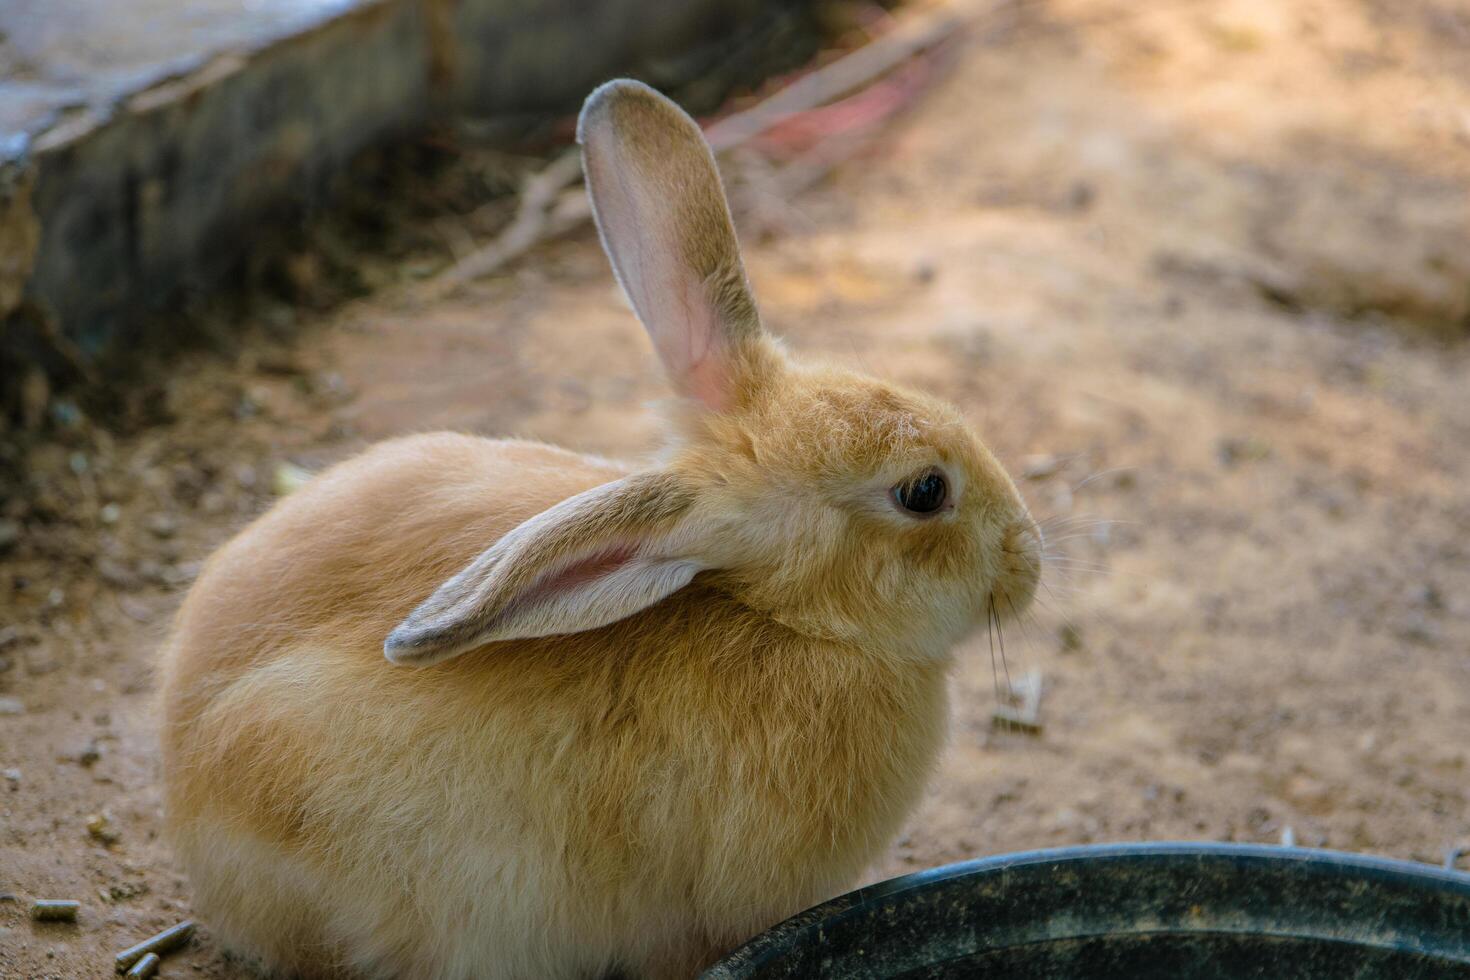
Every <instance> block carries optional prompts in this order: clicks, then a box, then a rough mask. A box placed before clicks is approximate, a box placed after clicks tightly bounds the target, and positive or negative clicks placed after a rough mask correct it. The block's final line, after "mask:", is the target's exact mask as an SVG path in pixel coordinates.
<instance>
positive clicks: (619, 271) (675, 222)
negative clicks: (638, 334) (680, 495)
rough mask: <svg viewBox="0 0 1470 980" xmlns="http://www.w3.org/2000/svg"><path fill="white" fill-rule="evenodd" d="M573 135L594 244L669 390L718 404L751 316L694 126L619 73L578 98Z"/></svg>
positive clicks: (725, 399)
mask: <svg viewBox="0 0 1470 980" xmlns="http://www.w3.org/2000/svg"><path fill="white" fill-rule="evenodd" d="M577 141H578V142H579V143H581V144H582V161H583V168H584V169H585V171H586V175H587V193H588V195H589V196H590V197H591V199H592V210H593V214H594V215H595V217H596V220H597V230H598V234H599V235H600V236H601V238H602V246H603V249H604V251H606V252H607V255H608V258H609V260H611V262H612V267H613V272H614V273H615V274H616V275H617V278H618V282H620V283H621V284H622V286H623V291H624V292H625V293H626V294H627V296H628V301H629V302H630V303H632V305H633V310H634V312H636V313H637V314H638V318H639V319H640V320H642V321H643V325H644V326H645V327H646V328H647V329H648V333H649V336H650V337H651V338H652V339H653V344H654V347H655V348H656V349H657V350H658V353H659V357H660V358H662V359H663V362H664V367H665V369H666V370H667V371H668V374H669V378H670V380H671V381H672V382H673V385H674V388H675V389H676V390H677V391H678V392H679V393H680V394H683V395H685V396H688V397H690V398H693V399H695V400H697V401H698V402H700V403H702V404H704V405H705V406H706V407H708V408H711V409H714V410H716V411H718V410H721V409H723V408H725V407H727V406H728V405H729V403H730V400H731V398H732V396H733V394H734V392H733V386H734V383H735V380H736V379H735V375H736V373H737V371H738V365H739V361H740V359H741V357H742V356H743V355H744V354H746V353H748V352H747V351H746V350H743V349H742V348H743V347H744V345H746V344H747V343H748V342H749V341H752V340H754V339H755V338H756V337H757V336H758V335H759V334H760V333H761V325H760V314H759V313H758V312H757V311H756V306H755V300H754V299H753V298H752V297H751V293H750V287H749V284H748V283H747V281H746V277H745V266H744V264H743V263H742V262H741V260H740V248H739V245H738V243H737V242H736V239H735V227H734V224H733V223H732V222H731V220H730V208H729V205H728V204H727V203H726V201H725V194H724V190H723V188H722V187H721V185H720V175H719V170H718V169H717V168H716V166H715V160H714V156H713V155H712V154H711V153H710V150H709V146H708V144H706V143H705V141H704V137H703V135H701V133H700V131H699V126H698V125H697V124H696V123H695V122H694V120H693V119H690V118H689V116H688V115H687V114H685V112H684V110H682V109H680V108H679V107H678V106H676V105H674V103H672V102H670V101H669V100H668V99H666V98H664V97H663V96H662V95H659V94H658V93H657V92H655V91H654V90H653V89H651V88H649V87H648V86H646V85H643V84H642V83H640V82H633V81H628V80H626V79H624V80H620V81H615V82H608V83H607V84H606V85H604V86H602V87H601V88H599V89H598V90H597V91H595V92H593V93H592V95H591V96H590V97H589V98H588V99H587V104H586V105H585V106H584V107H583V109H582V115H581V117H580V118H579V119H578V121H577Z"/></svg>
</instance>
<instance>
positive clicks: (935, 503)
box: [893, 470, 949, 514]
mask: <svg viewBox="0 0 1470 980" xmlns="http://www.w3.org/2000/svg"><path fill="white" fill-rule="evenodd" d="M948 497H949V484H948V483H947V482H946V481H945V479H944V474H943V473H941V472H939V471H938V470H928V471H926V472H924V473H921V474H919V475H918V476H916V477H914V478H913V479H912V480H908V481H907V482H904V483H900V484H899V485H898V486H896V487H894V488H893V499H894V500H896V501H898V506H900V507H902V508H903V509H904V510H906V511H909V512H910V513H913V514H932V513H934V512H935V511H936V510H938V509H939V508H941V507H943V506H944V501H945V500H946V499H947V498H948Z"/></svg>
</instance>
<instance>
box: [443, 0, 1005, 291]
mask: <svg viewBox="0 0 1470 980" xmlns="http://www.w3.org/2000/svg"><path fill="white" fill-rule="evenodd" d="M1010 2H1013V0H1002V2H1000V3H991V4H988V5H981V4H979V3H977V2H976V0H948V2H942V3H939V4H937V5H936V6H934V7H931V8H929V9H928V10H926V11H924V12H922V13H919V14H915V15H913V16H912V17H908V18H902V19H899V20H898V21H897V26H895V27H894V28H893V29H892V30H890V31H889V32H888V33H886V34H883V35H882V36H880V37H878V38H876V39H874V40H873V41H871V42H870V43H868V44H865V45H864V46H863V47H861V48H858V49H857V50H856V51H853V52H851V53H850V54H846V55H843V56H842V57H840V58H838V59H836V60H835V61H832V62H831V63H829V64H826V65H823V66H822V67H821V68H818V69H816V70H814V71H812V72H809V73H808V74H806V75H803V76H802V77H801V78H799V79H797V80H796V81H795V82H792V83H791V84H790V85H789V86H787V87H786V88H784V89H782V90H781V91H780V92H777V93H776V94H775V95H773V96H771V97H770V98H769V99H766V100H765V101H764V102H761V103H759V104H758V105H755V106H752V107H751V108H749V109H745V110H742V111H740V112H736V113H733V114H731V115H729V116H726V117H725V118H723V119H720V120H719V121H717V122H715V123H713V124H712V125H710V126H709V127H708V128H707V129H706V130H705V137H706V138H707V139H708V140H709V143H710V146H711V147H712V148H713V149H714V151H715V152H716V153H724V152H727V151H729V150H732V149H735V148H737V147H739V146H742V145H744V144H746V143H748V142H749V141H750V140H752V139H754V138H755V137H757V136H759V135H761V134H762V133H765V132H767V131H769V130H771V129H772V128H774V127H776V126H777V125H779V124H781V123H783V122H786V121H789V120H791V119H793V118H795V117H797V116H799V115H800V114H801V113H804V112H809V111H811V110H814V109H818V108H819V107H821V106H824V105H827V104H828V103H830V102H832V101H833V100H835V99H838V98H840V97H842V96H844V95H847V94H848V93H850V92H852V91H854V90H855V89H858V88H861V87H863V86H865V85H868V84H869V83H871V82H873V81H874V80H876V79H878V78H879V77H881V76H883V75H885V74H887V73H888V72H890V71H892V70H893V69H895V68H897V67H898V66H900V65H902V64H903V63H904V62H905V61H907V60H909V59H911V58H913V57H914V56H915V55H916V54H919V53H920V52H922V51H924V50H926V49H928V48H931V47H934V46H935V45H937V44H939V43H940V42H941V41H943V40H945V39H946V38H948V37H951V36H952V35H954V34H955V33H956V32H958V31H959V29H960V28H961V27H963V26H964V25H965V24H967V23H969V22H971V21H972V20H974V19H975V18H976V17H977V16H979V15H981V14H987V13H992V14H993V13H996V12H998V11H999V10H1001V9H1003V8H1005V7H1007V6H1009V5H1010ZM834 108H835V107H834ZM888 114H891V113H880V114H879V118H880V119H881V118H886V116H887V115H888ZM830 136H831V139H832V142H833V143H834V144H835V145H834V146H833V148H832V149H831V150H830V151H828V152H827V153H825V154H823V153H819V152H818V150H817V149H816V148H814V149H813V150H810V151H808V159H806V160H805V161H797V162H796V163H793V164H791V165H789V166H791V167H796V166H798V164H800V167H799V169H797V170H794V171H792V172H791V173H790V175H789V176H790V180H789V181H784V182H783V183H788V184H789V185H790V186H791V187H793V188H798V189H799V188H801V187H805V186H808V185H810V184H811V183H814V182H815V181H816V180H819V179H820V178H821V177H822V176H823V175H824V174H826V173H827V172H828V171H830V170H831V169H832V168H833V167H834V166H836V165H837V163H839V162H840V161H841V160H844V159H847V158H848V157H850V156H852V154H853V153H854V152H856V151H857V150H858V149H860V148H861V147H862V146H863V145H865V143H866V141H865V140H862V139H859V138H857V137H855V136H853V134H851V133H849V132H847V131H845V130H842V129H840V128H839V129H838V131H837V132H835V133H832V134H830ZM581 174H582V160H581V155H580V152H579V150H578V149H577V148H575V147H573V148H571V149H569V150H567V151H565V152H564V153H563V154H562V155H561V156H558V157H557V158H556V159H554V160H553V161H552V162H551V163H550V164H548V165H547V166H546V167H545V168H544V169H542V170H540V171H538V172H537V173H535V174H533V175H531V176H530V177H529V178H527V180H526V182H525V186H524V188H523V189H522V191H521V200H520V205H519V207H518V208H517V210H516V215H515V218H514V219H512V220H511V223H510V224H509V225H508V226H506V228H505V229H504V230H503V231H501V233H500V234H499V235H497V236H496V237H495V238H494V240H492V241H491V242H490V243H489V244H487V245H486V246H484V247H483V248H480V249H476V250H475V251H473V252H471V253H469V254H468V255H465V256H463V257H462V258H460V259H459V260H458V261H456V262H455V263H454V264H453V265H451V266H450V267H449V268H448V269H446V270H445V271H444V272H443V273H441V274H440V275H439V276H438V277H436V278H435V279H433V280H432V281H431V282H429V283H428V284H427V285H426V286H425V287H424V292H425V293H426V297H425V298H428V299H432V298H436V297H438V296H442V295H444V294H445V293H448V292H450V291H452V290H453V289H455V288H457V287H458V286H460V285H462V284H463V283H465V282H468V281H469V280H472V279H478V278H480V277H482V276H486V275H489V274H490V273H492V272H495V271H496V270H498V269H500V268H501V267H503V266H504V265H506V264H507V263H509V262H511V261H513V260H514V259H516V258H518V257H520V256H521V255H523V254H525V253H526V252H527V251H529V250H530V249H531V248H532V247H534V246H535V245H537V244H539V243H541V242H543V241H546V240H548V239H551V238H555V237H557V236H559V235H562V234H565V233H566V232H568V231H570V230H571V229H573V228H575V227H577V226H579V225H581V224H582V223H584V222H585V221H587V220H588V219H589V218H591V216H592V208H591V206H590V205H589V204H588V202H587V200H586V197H585V196H584V195H581V194H566V193H564V192H565V191H567V189H568V188H570V187H572V186H573V185H574V184H576V183H577V181H578V180H579V179H580V177H581Z"/></svg>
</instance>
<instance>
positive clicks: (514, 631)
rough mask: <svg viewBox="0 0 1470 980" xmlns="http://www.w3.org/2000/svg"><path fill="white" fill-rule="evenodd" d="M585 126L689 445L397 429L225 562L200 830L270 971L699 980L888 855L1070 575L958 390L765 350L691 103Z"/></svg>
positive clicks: (224, 912)
mask: <svg viewBox="0 0 1470 980" xmlns="http://www.w3.org/2000/svg"><path fill="white" fill-rule="evenodd" d="M577 139H578V141H579V143H580V144H581V146H582V153H583V158H584V166H585V171H586V178H587V186H588V193H589V194H590V196H591V200H592V203H593V207H594V212H595V219H596V225H597V228H598V231H599V235H600V237H601V241H602V245H603V248H604V250H605V251H606V253H607V255H608V257H609V258H610V260H611V263H612V267H613V270H614V272H615V274H616V278H617V280H618V281H619V283H620V284H621V285H622V287H623V290H624V292H625V294H626V296H627V298H628V299H629V301H630V304H631V306H632V308H633V311H634V312H635V313H636V315H637V316H638V318H639V319H640V320H641V321H642V323H643V325H644V326H645V328H646V330H647V332H648V334H649V336H650V338H651V339H652V341H653V346H654V347H655V349H656V351H657V353H658V356H659V358H660V359H661V361H662V364H663V367H664V368H665V370H666V374H667V376H668V380H669V382H670V383H671V385H672V387H673V389H674V392H675V396H676V397H674V398H672V399H670V401H669V402H668V403H667V405H666V407H665V423H666V430H667V445H666V446H665V448H664V449H663V451H662V454H661V455H660V456H659V457H657V459H656V460H655V461H653V462H650V463H648V464H646V465H642V466H633V465H627V464H622V463H617V462H610V461H607V460H603V459H600V458H593V457H589V456H583V455H578V454H576V453H573V452H569V451H567V450H564V449H559V448H556V447H554V446H550V445H544V444H540V443H536V442H527V441H511V440H495V439H486V438H479V437H475V436H470V435H462V434H454V433H437V434H427V435H414V436H409V437H405V438H399V439H394V440H391V441H388V442H384V443H381V444H379V445H377V446H376V447H374V448H371V449H369V450H367V451H366V452H365V453H364V454H362V455H360V456H358V457H356V458H353V459H350V460H348V461H346V462H343V463H340V464H338V465H336V466H334V467H332V468H330V469H327V470H325V471H324V472H322V473H321V474H319V475H318V476H316V477H314V478H313V479H312V480H311V481H309V482H308V483H307V484H306V485H305V486H304V487H303V488H302V489H300V490H298V491H296V492H295V493H294V494H293V495H291V496H289V497H287V498H284V499H283V500H281V501H280V502H278V503H277V504H276V505H275V506H274V507H273V508H272V509H271V510H270V511H269V512H267V513H266V514H265V515H264V516H262V517H260V518H259V519H258V520H256V521H255V522H254V523H253V524H251V525H250V526H249V527H247V528H246V529H245V530H244V531H242V532H241V533H240V534H239V535H238V536H237V537H235V538H234V539H233V540H231V541H230V542H229V543H227V544H226V545H225V546H223V547H222V548H221V549H220V550H219V551H218V552H217V553H216V554H215V555H214V556H213V557H212V558H211V559H210V560H209V561H208V563H207V564H206V566H205V568H204V569H203V571H202V573H201V575H200V576H199V578H198V580H197V582H196V583H195V585H194V586H193V589H192V590H191V592H190V593H189V595H188V596H187V598H186V600H185V602H184V603H183V605H182V607H181V609H180V611H179V614H178V617H177V619H176V622H175V624H174V627H173V631H172V632H171V634H170V636H169V638H168V640H167V642H166V644H165V648H164V651H163V653H162V669H161V685H160V686H161V694H162V697H163V712H164V719H163V731H162V747H163V777H164V783H165V804H166V815H167V819H166V825H167V829H168V834H169V837H170V839H171V841H172V844H173V847H174V849H175V852H176V854H177V857H178V859H179V861H180V862H181V864H182V866H183V868H184V869H185V871H186V872H187V874H188V877H189V879H190V880H191V882H192V886H193V889H194V897H195V905H196V909H197V912H198V914H199V916H200V917H201V919H203V920H204V921H205V922H206V923H207V925H208V926H209V927H210V928H211V930H212V931H213V933H214V934H215V935H216V936H217V937H218V938H219V939H220V941H221V943H222V945H223V946H224V947H226V948H227V949H230V950H234V951H237V952H239V953H240V954H241V955H242V956H244V957H247V958H248V959H250V960H252V961H253V962H254V963H255V964H257V966H258V967H259V968H261V969H263V970H265V971H266V972H267V973H275V974H281V975H288V976H290V975H295V976H306V977H317V976H352V977H403V978H414V980H467V978H481V980H483V978H527V980H543V978H549V980H557V978H588V980H592V978H597V977H604V976H621V977H628V978H641V977H647V978H654V980H662V978H676V977H678V978H682V977H689V976H692V975H694V974H696V973H697V972H699V971H700V970H701V969H703V968H705V967H707V966H708V965H709V964H711V963H712V962H713V961H715V960H717V959H718V958H719V957H720V956H722V955H724V954H725V953H726V952H727V951H729V950H730V949H732V948H733V947H734V946H736V945H738V944H739V943H740V942H742V941H744V940H745V939H747V938H749V937H750V936H752V935H754V934H756V933H758V932H760V931H761V930H763V929H766V928H768V927H770V926H771V925H773V924H775V923H776V922H778V921H780V920H781V919H783V918H785V917H787V916H790V915H792V914H794V913H796V912H798V911H800V910H802V909H804V908H806V907H808V906H810V905H813V904H815V903H817V902H819V901H821V900H824V899H826V898H828V897H831V896H832V895H834V894H836V893H838V892H840V891H843V890H845V889H846V888H848V887H851V886H852V884H853V882H854V880H855V879H856V878H857V877H858V876H859V875H860V874H861V873H862V872H863V870H864V869H865V867H866V866H867V865H869V864H870V863H871V862H872V861H873V860H874V859H875V858H876V857H877V856H878V855H880V854H881V853H882V851H883V850H884V848H885V846H886V844H887V843H888V842H889V841H890V840H891V839H892V837H893V836H894V835H895V834H896V832H897V831H898V829H899V827H900V824H901V823H902V821H903V820H904V819H905V817H906V816H907V815H908V814H909V813H910V812H911V811H912V809H913V808H914V806H915V803H916V801H917V800H918V799H919V797H920V794H921V792H922V790H923V788H924V786H925V783H926V780H927V779H928V777H929V775H930V774H931V772H932V770H933V768H934V766H935V762H936V758H937V756H938V754H939V752H940V750H941V748H942V745H943V743H944V740H945V737H946V729H947V724H948V696H947V691H946V686H947V674H948V672H949V670H950V667H951V664H952V660H953V653H952V650H953V648H954V646H955V645H956V644H957V642H958V641H960V640H961V639H962V638H963V637H964V636H965V635H966V634H967V633H969V632H971V631H972V630H973V629H975V628H976V627H977V625H978V624H980V623H982V622H985V621H986V619H987V617H988V616H989V615H991V612H992V610H995V611H996V612H998V613H1005V614H1009V613H1012V612H1014V611H1016V610H1020V609H1023V608H1024V607H1025V606H1026V604H1027V603H1028V601H1029V600H1030V598H1031V596H1032V594H1033V593H1034V591H1035V588H1036V585H1037V582H1038V576H1039V573H1040V563H1041V551H1040V549H1041V535H1040V531H1039V529H1038V527H1037V525H1036V523H1035V522H1034V521H1033V520H1032V519H1031V518H1030V516H1029V515H1028V512H1027V509H1026V507H1025V505H1024V504H1023V502H1022V500H1021V497H1020V495H1019V493H1018V492H1017V490H1016V487H1015V486H1014V484H1013V483H1012V481H1011V480H1010V479H1009V478H1008V476H1007V475H1006V473H1005V471H1004V470H1003V469H1002V467H1001V466H1000V464H999V463H998V462H997V461H996V459H995V458H994V457H993V456H992V455H991V453H990V452H989V451H987V449H986V448H985V447H984V445H983V444H982V443H981V441H980V440H979V439H978V438H977V436H976V435H975V434H974V433H973V432H972V430H971V429H970V427H969V426H967V425H966V423H965V420H964V419H963V418H962V417H961V415H960V414H959V413H958V412H957V411H956V410H955V409H954V408H951V407H950V406H948V405H945V404H943V403H941V402H939V401H936V400H934V399H933V398H930V397H926V396H925V395H923V394H919V393H916V392H913V391H907V390H904V389H902V388H900V387H897V386H895V385H892V384H888V383H885V382H882V381H877V380H873V379H871V378H868V377H865V376H862V375H859V374H856V373H852V372H850V371H848V370H844V369H839V368H835V367H824V366H817V365H809V364H804V363H802V362H800V361H799V360H797V359H795V358H794V357H793V356H791V355H790V354H788V353H787V352H786V351H785V349H784V348H783V346H782V345H781V343H779V342H778V341H777V340H776V339H774V338H773V337H772V336H770V335H769V334H767V333H766V332H765V331H764V329H763V328H762V325H761V321H760V317H759V315H758V313H757V309H756V304H755V301H754V299H753V297H752V294H751V289H750V286H749V284H748V282H747V279H746V274H745V271H744V266H743V264H742V261H741V257H740V253H739V249H738V246H737V242H736V237H735V232H734V228H733V225H732V222H731V218H730V211H729V207H728V205H727V203H726V200H725V196H724V192H723V189H722V187H721V184H720V178H719V173H718V170H717V169H716V165H715V161H714V158H713V156H712V154H711V152H710V150H709V147H708V145H707V144H706V143H705V142H704V139H703V137H702V135H701V133H700V130H699V128H698V126H697V125H696V124H695V122H694V121H693V120H692V119H690V118H689V116H687V115H686V114H685V113H684V112H683V111H682V110H681V109H679V108H678V107H677V106H676V105H674V103H672V102H670V101H669V100H668V99H666V98H665V97H663V96H662V95H659V94H658V93H656V92H655V91H654V90H653V89H651V88H648V87H647V86H645V85H643V84H641V83H637V82H633V81H628V80H619V81H614V82H609V83H607V84H606V85H604V86H602V87H600V88H598V89H597V90H596V91H595V92H593V93H592V95H591V96H590V97H589V98H588V100H587V102H586V104H585V106H584V108H583V110H582V113H581V116H580V118H579V121H578V129H577Z"/></svg>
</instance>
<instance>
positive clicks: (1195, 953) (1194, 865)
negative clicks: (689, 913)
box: [704, 843, 1470, 980]
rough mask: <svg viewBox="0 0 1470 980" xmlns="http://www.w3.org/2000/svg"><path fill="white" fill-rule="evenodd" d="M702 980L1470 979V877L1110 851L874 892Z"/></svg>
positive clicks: (1171, 847) (1245, 855)
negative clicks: (815, 979)
mask: <svg viewBox="0 0 1470 980" xmlns="http://www.w3.org/2000/svg"><path fill="white" fill-rule="evenodd" d="M704 976H705V980H736V978H741V980H747V978H749V980H754V978H761V980H777V978H783V980H784V978H796V977H801V978H807V977H834V978H838V977H840V978H844V980H846V978H877V977H903V978H906V980H909V978H941V977H943V978H952V977H997V978H1005V980H1030V978H1036V980H1042V978H1044V980H1066V978H1073V977H1076V978H1083V977H1086V978H1097V980H1102V978H1128V980H1155V978H1157V980H1180V978H1186V977H1188V978H1210V980H1215V978H1218V980H1237V978H1242V977H1260V978H1272V980H1278V978H1283V980H1284V978H1297V977H1300V978H1307V977H1310V978H1327V980H1336V978H1347V977H1352V978H1357V980H1370V978H1373V980H1377V978H1383V980H1390V978H1392V980H1426V978H1431V977H1432V978H1436V980H1439V978H1446V980H1447V978H1457V980H1467V978H1470V874H1461V873H1458V872H1454V871H1445V870H1441V869H1439V868H1434V867H1431V866H1429V865H1421V864H1410V863H1408V862H1404V861H1390V860H1386V859H1383V858H1373V857H1362V856H1359V855H1354V854H1342V853H1339V852H1336V851H1319V850H1312V849H1307V848H1296V847H1261V846H1255V845H1246V844H1184V843H1180V844H1172V843H1170V844H1110V845H1099V846H1094V847H1074V848H1063V849H1059V850H1053V851H1032V852H1028V853H1024V854H1007V855H1002V856H1000V857H993V858H986V859H984V860H980V861H968V862H965V863H963V864H951V865H948V866H946V867H942V868H935V869H934V870H932V871H922V872H920V873H918V874H912V875H906V876H904V877H902V878H894V879H892V880H890V881H885V882H881V883H879V884H876V885H872V886H870V887H868V888H863V889H860V890H859V891H855V892H851V893H849V894H847V895H844V896H842V897H841V898H836V899H833V900H832V901H830V902H827V903H825V904H823V905H819V906H817V907H816V908H813V909H809V910H807V911H806V912H803V913H801V914H800V915H797V916H795V917H793V918H791V919H788V920H786V921H785V922H783V923H781V924H780V925H778V926H776V927H775V928H774V929H772V930H770V931H769V932H766V933H764V934H762V935H760V936H757V937H756V938H755V939H753V940H751V941H750V942H749V943H747V944H746V945H744V946H742V947H741V948H740V949H738V950H736V951H735V952H734V953H732V954H731V955H730V956H729V957H727V958H726V959H724V960H722V961H721V962H720V963H718V964H716V965H715V966H713V967H711V968H710V970H709V971H708V972H707V973H705V975H704Z"/></svg>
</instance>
